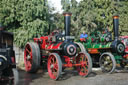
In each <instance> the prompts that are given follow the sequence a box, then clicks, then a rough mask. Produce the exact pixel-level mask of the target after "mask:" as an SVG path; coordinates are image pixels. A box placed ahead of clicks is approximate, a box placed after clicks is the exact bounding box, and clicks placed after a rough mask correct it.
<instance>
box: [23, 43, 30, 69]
mask: <svg viewBox="0 0 128 85" xmlns="http://www.w3.org/2000/svg"><path fill="white" fill-rule="evenodd" d="M24 61H25V69H26V71H30V70H31V68H32V49H31V47H30V45H26V47H25V51H24Z"/></svg>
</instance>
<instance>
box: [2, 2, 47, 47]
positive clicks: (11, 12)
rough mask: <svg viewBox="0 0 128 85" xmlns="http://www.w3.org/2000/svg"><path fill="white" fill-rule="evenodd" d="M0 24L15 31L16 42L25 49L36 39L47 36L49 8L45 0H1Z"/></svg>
mask: <svg viewBox="0 0 128 85" xmlns="http://www.w3.org/2000/svg"><path fill="white" fill-rule="evenodd" d="M0 5H1V7H0V16H1V17H0V23H3V24H4V26H5V27H6V28H7V29H8V30H9V31H13V32H14V31H15V42H16V44H17V45H19V46H21V47H23V46H25V44H26V43H27V41H29V40H31V39H32V38H34V37H37V36H38V37H39V36H41V35H45V34H47V31H48V23H49V11H48V9H49V7H48V6H47V1H46V0H45V1H44V0H1V2H0Z"/></svg>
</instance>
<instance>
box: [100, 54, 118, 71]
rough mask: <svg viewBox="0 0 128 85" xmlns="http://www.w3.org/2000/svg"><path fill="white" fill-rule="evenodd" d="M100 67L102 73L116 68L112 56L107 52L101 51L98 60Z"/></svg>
mask: <svg viewBox="0 0 128 85" xmlns="http://www.w3.org/2000/svg"><path fill="white" fill-rule="evenodd" d="M99 64H100V67H101V69H102V72H104V73H113V72H114V71H115V68H116V61H115V58H114V56H113V55H112V54H111V53H109V52H106V53H103V54H102V55H101V57H100V60H99Z"/></svg>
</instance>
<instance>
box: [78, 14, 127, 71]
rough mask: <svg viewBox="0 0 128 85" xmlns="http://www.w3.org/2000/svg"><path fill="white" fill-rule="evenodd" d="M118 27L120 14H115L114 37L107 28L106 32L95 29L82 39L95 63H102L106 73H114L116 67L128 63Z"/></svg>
mask: <svg viewBox="0 0 128 85" xmlns="http://www.w3.org/2000/svg"><path fill="white" fill-rule="evenodd" d="M118 29H119V16H113V32H114V39H112V34H111V33H110V32H109V31H108V30H107V29H106V30H105V31H104V32H99V31H95V32H93V33H91V34H90V36H89V37H88V38H84V39H80V42H82V43H83V45H84V47H85V48H86V49H87V51H88V53H89V54H90V55H91V57H92V61H93V64H94V65H96V64H98V65H100V68H101V70H102V71H103V72H104V73H112V72H114V70H115V69H116V67H118V66H119V67H120V66H121V67H126V66H127V63H128V56H126V55H127V53H126V52H125V45H124V44H123V43H122V42H121V40H120V39H119V37H118V35H119V34H118Z"/></svg>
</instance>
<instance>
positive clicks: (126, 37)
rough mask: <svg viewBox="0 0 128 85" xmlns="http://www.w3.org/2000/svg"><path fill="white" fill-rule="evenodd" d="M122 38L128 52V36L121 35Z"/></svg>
mask: <svg viewBox="0 0 128 85" xmlns="http://www.w3.org/2000/svg"><path fill="white" fill-rule="evenodd" d="M120 38H121V41H122V42H123V43H124V45H125V52H126V53H128V36H120Z"/></svg>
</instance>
